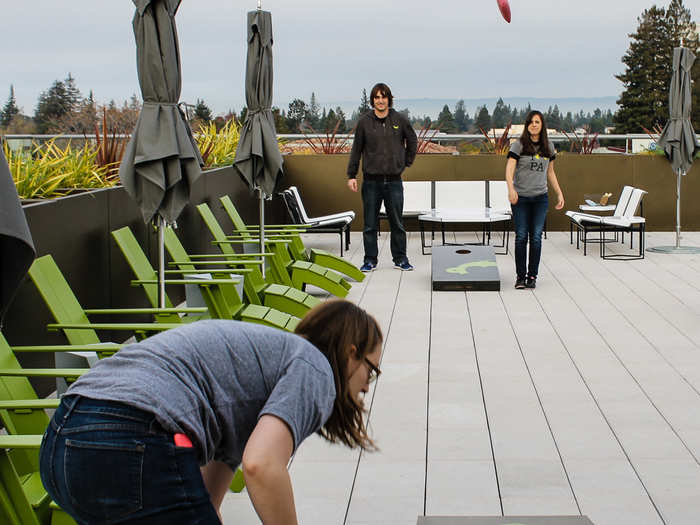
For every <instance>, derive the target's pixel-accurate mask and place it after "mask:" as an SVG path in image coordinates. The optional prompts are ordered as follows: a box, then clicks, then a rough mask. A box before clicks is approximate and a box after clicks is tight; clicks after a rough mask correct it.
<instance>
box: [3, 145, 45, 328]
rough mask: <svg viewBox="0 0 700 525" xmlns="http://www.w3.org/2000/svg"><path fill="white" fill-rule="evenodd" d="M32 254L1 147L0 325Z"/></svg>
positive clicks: (29, 263) (31, 247)
mask: <svg viewBox="0 0 700 525" xmlns="http://www.w3.org/2000/svg"><path fill="white" fill-rule="evenodd" d="M35 257H36V251H35V250H34V242H33V241H32V235H31V233H29V226H28V225H27V219H26V217H25V216H24V211H22V205H21V204H20V202H19V198H18V196H17V188H15V183H14V181H13V180H12V175H11V174H10V168H8V166H7V160H6V159H5V154H4V153H3V151H2V148H1V147H0V328H2V318H3V316H4V315H5V312H7V309H8V307H9V305H10V302H11V301H12V298H13V297H14V295H15V293H16V292H17V288H19V285H20V283H21V282H22V279H23V278H24V276H25V274H26V273H27V270H29V267H30V266H31V264H32V261H33V260H34V258H35Z"/></svg>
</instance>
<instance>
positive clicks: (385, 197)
mask: <svg viewBox="0 0 700 525" xmlns="http://www.w3.org/2000/svg"><path fill="white" fill-rule="evenodd" d="M382 201H384V209H386V214H387V217H388V219H389V226H390V227H391V258H392V259H393V260H394V262H395V263H401V262H403V261H406V260H408V259H407V257H406V230H405V229H404V227H403V221H402V218H401V216H402V215H403V182H401V181H400V180H397V181H390V182H383V181H374V180H363V181H362V207H363V212H364V219H365V226H364V230H363V231H362V240H363V241H364V245H365V262H371V263H372V264H375V265H376V264H377V254H378V249H377V230H378V229H379V209H380V208H381V206H382Z"/></svg>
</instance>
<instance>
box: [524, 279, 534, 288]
mask: <svg viewBox="0 0 700 525" xmlns="http://www.w3.org/2000/svg"><path fill="white" fill-rule="evenodd" d="M536 287H537V277H528V278H527V279H526V280H525V288H536Z"/></svg>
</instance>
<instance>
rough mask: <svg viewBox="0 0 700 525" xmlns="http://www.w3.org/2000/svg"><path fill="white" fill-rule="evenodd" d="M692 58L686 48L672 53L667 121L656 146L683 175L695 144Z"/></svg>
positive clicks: (692, 155)
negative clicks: (691, 75) (692, 115)
mask: <svg viewBox="0 0 700 525" xmlns="http://www.w3.org/2000/svg"><path fill="white" fill-rule="evenodd" d="M693 62H695V55H694V54H693V52H692V51H691V50H690V49H687V48H685V47H677V48H675V49H674V50H673V74H672V76H671V88H670V91H669V96H668V105H669V117H670V118H669V121H668V123H667V124H666V127H664V130H663V132H662V133H661V137H660V138H659V141H658V144H659V146H661V147H663V149H664V151H665V152H666V155H667V156H668V159H669V160H670V162H671V166H672V167H673V171H674V172H675V173H682V174H684V175H685V174H686V173H687V172H688V170H690V166H691V165H692V164H693V157H694V156H695V153H696V152H697V150H698V149H700V144H698V142H697V139H696V137H695V131H693V125H692V124H691V123H690V110H691V107H690V104H691V86H690V69H691V68H692V67H693Z"/></svg>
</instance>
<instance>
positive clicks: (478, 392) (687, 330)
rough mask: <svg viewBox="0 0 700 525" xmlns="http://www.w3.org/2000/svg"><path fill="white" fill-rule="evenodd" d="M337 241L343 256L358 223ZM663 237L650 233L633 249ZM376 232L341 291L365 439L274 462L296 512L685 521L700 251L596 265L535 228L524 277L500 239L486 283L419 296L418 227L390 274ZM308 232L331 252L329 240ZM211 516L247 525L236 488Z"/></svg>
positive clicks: (649, 523)
mask: <svg viewBox="0 0 700 525" xmlns="http://www.w3.org/2000/svg"><path fill="white" fill-rule="evenodd" d="M469 236H470V234H468V233H463V234H459V240H460V241H461V240H467V239H468V238H469ZM352 239H353V244H352V249H351V251H350V253H349V254H348V257H350V258H351V259H352V260H353V261H354V262H355V263H357V264H358V265H359V264H361V262H362V255H363V254H362V239H361V234H359V233H354V234H353V238H352ZM673 239H674V237H673V234H672V233H653V232H652V233H648V234H647V245H648V246H657V245H668V244H673ZM388 241H389V235H388V234H383V235H382V236H381V241H380V242H381V244H380V250H381V251H380V264H379V267H378V269H377V270H376V271H375V272H373V273H371V274H369V275H368V276H367V278H366V279H365V281H364V282H362V283H356V284H355V285H354V286H353V289H352V291H351V293H350V295H349V299H351V300H353V301H355V302H357V303H359V304H360V305H361V306H363V307H364V308H365V309H367V310H368V311H369V312H371V313H372V314H373V315H375V316H376V317H377V319H378V320H379V322H380V323H381V325H382V328H383V330H384V332H385V347H384V353H383V358H382V363H381V368H382V370H383V374H382V376H381V378H380V379H379V381H377V382H376V383H375V386H374V387H373V389H372V390H371V391H370V393H369V394H368V395H367V396H366V399H365V402H366V404H367V406H368V408H369V415H368V417H369V428H370V430H371V433H372V436H373V437H374V439H375V440H376V442H377V444H378V446H379V447H380V449H381V450H380V451H379V452H375V453H360V452H358V451H353V450H349V449H346V448H344V447H342V446H330V445H327V444H326V443H325V442H323V441H322V440H321V439H320V438H318V437H316V436H313V437H311V438H309V439H308V440H307V441H306V442H304V443H303V444H302V446H301V447H300V449H299V451H298V453H297V454H296V456H295V458H294V459H293V462H292V465H291V467H290V469H291V476H292V480H293V485H294V491H295V498H296V505H297V512H298V515H299V521H300V523H302V524H319V525H336V524H337V525H341V524H342V525H369V524H382V525H415V523H416V520H417V517H418V516H423V515H428V516H436V515H452V516H485V515H489V516H501V515H506V516H516V515H581V514H583V515H587V516H588V517H589V518H590V519H591V520H592V521H593V523H594V524H595V525H656V524H668V525H684V524H688V525H690V524H692V525H697V524H698V523H700V256H693V255H663V254H654V253H647V254H646V259H644V260H641V261H607V260H606V261H603V260H601V259H600V258H599V257H598V255H597V247H595V248H594V249H593V250H591V251H590V252H589V254H588V256H586V257H584V256H583V252H582V251H577V250H576V248H575V246H572V245H570V244H569V234H568V232H566V233H564V232H550V233H549V239H547V240H544V241H543V255H542V263H541V267H540V275H539V279H538V286H537V289H536V290H534V291H532V290H515V289H514V288H513V281H514V274H515V265H514V260H513V256H512V250H511V252H510V254H509V255H507V256H505V255H504V256H498V257H497V262H498V267H499V271H500V275H501V288H502V289H501V291H500V292H433V291H431V284H430V270H431V268H430V257H429V256H423V255H421V254H420V239H419V236H418V234H417V233H416V232H412V233H411V234H410V235H409V246H408V250H409V257H410V260H411V262H412V264H413V265H414V266H415V271H413V272H400V271H397V270H395V269H393V267H392V265H391V255H390V253H389V242H388ZM635 242H636V239H635ZM307 243H308V245H309V246H314V247H323V248H326V249H331V250H335V251H336V252H337V248H338V247H337V237H336V238H334V237H332V236H328V235H323V236H321V235H317V236H309V238H308V241H307ZM684 244H688V245H700V233H687V234H684ZM511 248H512V237H511ZM616 249H617V248H616ZM223 515H224V520H225V522H226V523H236V524H237V525H245V524H252V523H259V520H257V518H256V516H255V512H254V510H253V509H252V506H251V504H250V502H249V499H248V497H247V494H245V492H244V493H241V494H229V495H228V496H227V497H226V500H225V502H224V507H223Z"/></svg>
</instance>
